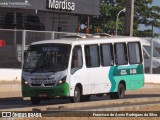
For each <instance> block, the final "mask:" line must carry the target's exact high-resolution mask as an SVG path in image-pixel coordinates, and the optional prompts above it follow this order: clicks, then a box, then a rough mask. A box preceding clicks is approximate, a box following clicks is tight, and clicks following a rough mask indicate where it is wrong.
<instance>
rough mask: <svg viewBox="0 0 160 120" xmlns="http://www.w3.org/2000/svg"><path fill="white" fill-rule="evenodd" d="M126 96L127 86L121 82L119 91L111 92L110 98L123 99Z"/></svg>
mask: <svg viewBox="0 0 160 120" xmlns="http://www.w3.org/2000/svg"><path fill="white" fill-rule="evenodd" d="M124 96H125V87H124V85H123V84H119V86H118V91H117V92H113V93H110V99H122V98H124Z"/></svg>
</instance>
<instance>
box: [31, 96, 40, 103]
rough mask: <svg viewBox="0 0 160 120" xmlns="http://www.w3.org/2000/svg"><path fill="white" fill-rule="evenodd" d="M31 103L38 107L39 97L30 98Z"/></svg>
mask: <svg viewBox="0 0 160 120" xmlns="http://www.w3.org/2000/svg"><path fill="white" fill-rule="evenodd" d="M31 103H32V104H33V105H39V104H40V98H39V97H31Z"/></svg>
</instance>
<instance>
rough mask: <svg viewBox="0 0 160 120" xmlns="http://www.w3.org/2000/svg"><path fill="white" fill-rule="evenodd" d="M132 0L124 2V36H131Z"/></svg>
mask: <svg viewBox="0 0 160 120" xmlns="http://www.w3.org/2000/svg"><path fill="white" fill-rule="evenodd" d="M133 16H134V0H126V14H125V22H124V23H125V25H124V35H125V36H133V18H134V17H133Z"/></svg>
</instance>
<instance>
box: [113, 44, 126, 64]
mask: <svg viewBox="0 0 160 120" xmlns="http://www.w3.org/2000/svg"><path fill="white" fill-rule="evenodd" d="M114 48H115V62H116V64H117V65H126V64H128V56H127V46H126V43H115V46H114Z"/></svg>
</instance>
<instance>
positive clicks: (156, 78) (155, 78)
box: [0, 69, 160, 83]
mask: <svg viewBox="0 0 160 120" xmlns="http://www.w3.org/2000/svg"><path fill="white" fill-rule="evenodd" d="M20 80H21V69H0V81H20ZM145 83H160V74H153V75H150V74H145Z"/></svg>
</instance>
